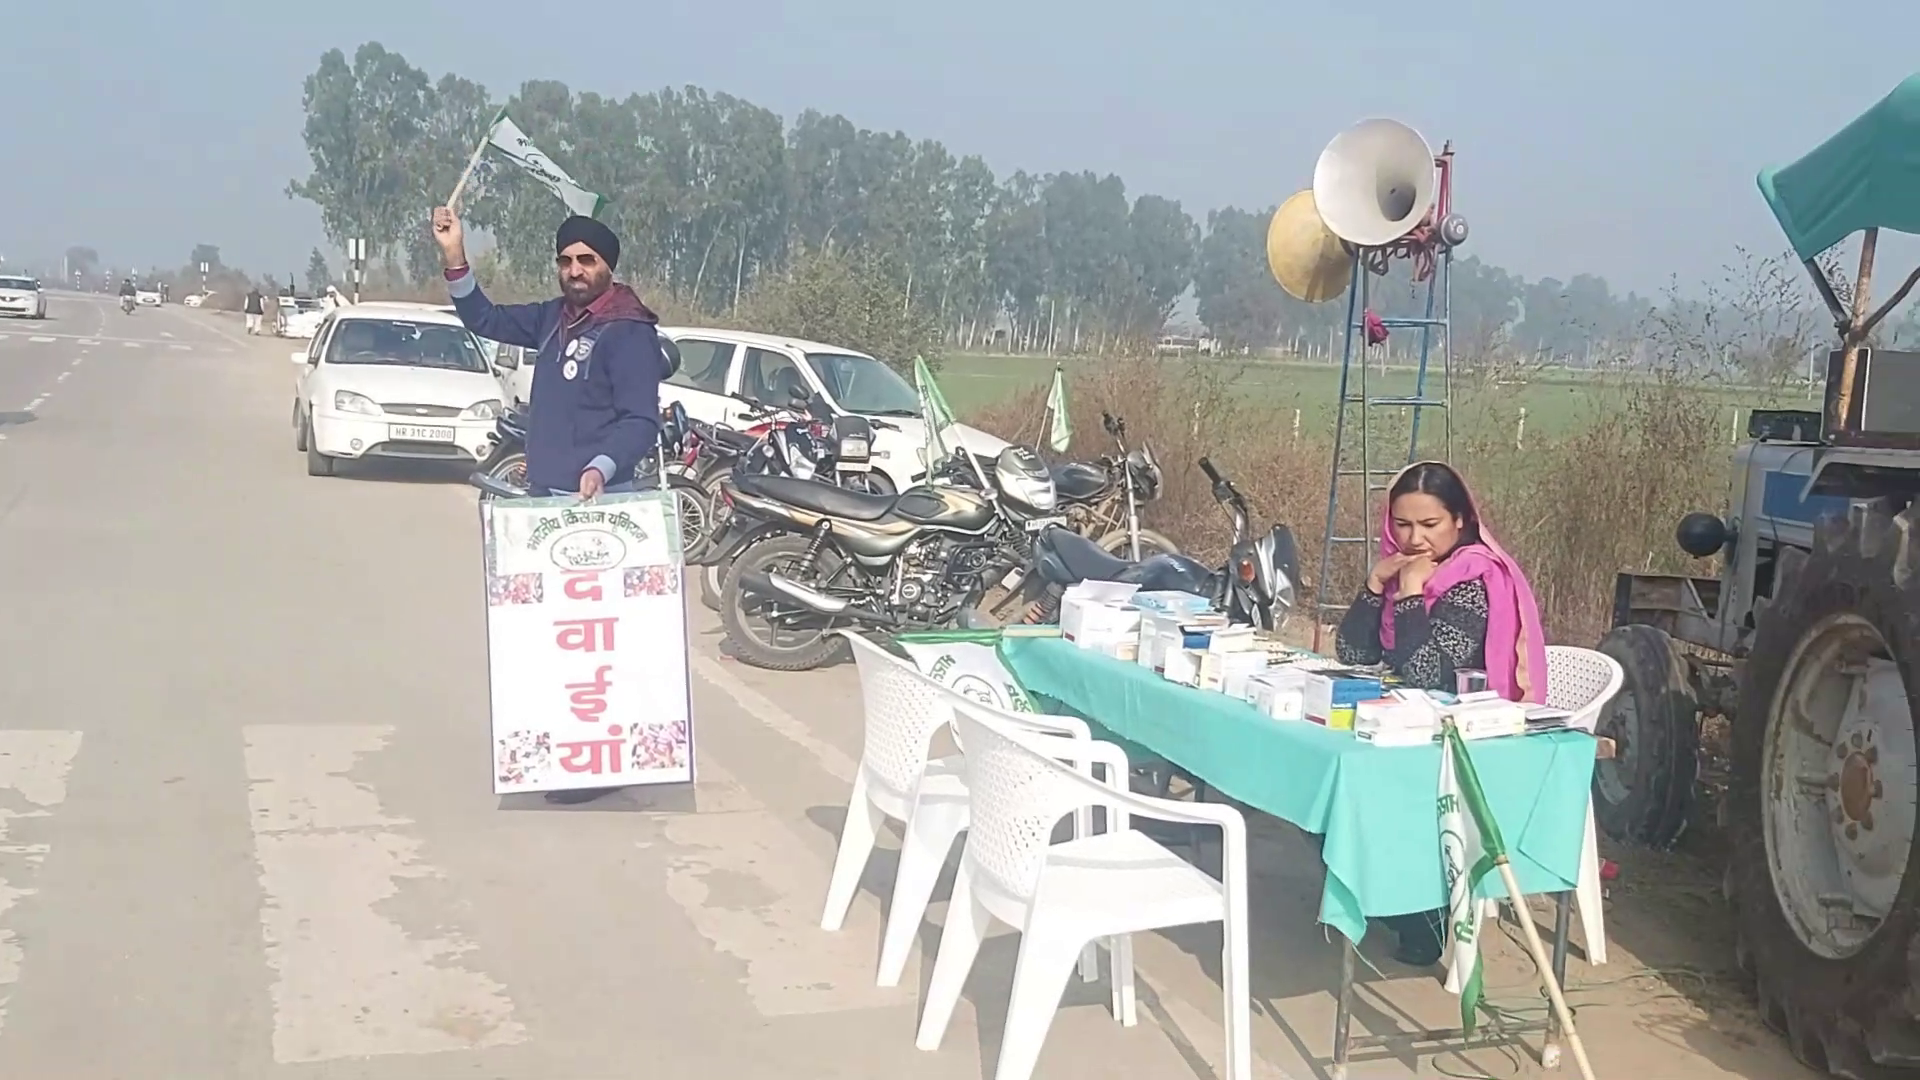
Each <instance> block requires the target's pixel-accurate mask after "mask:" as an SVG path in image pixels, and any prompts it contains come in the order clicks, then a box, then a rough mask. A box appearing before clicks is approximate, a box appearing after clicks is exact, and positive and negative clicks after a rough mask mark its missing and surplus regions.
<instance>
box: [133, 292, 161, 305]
mask: <svg viewBox="0 0 1920 1080" xmlns="http://www.w3.org/2000/svg"><path fill="white" fill-rule="evenodd" d="M133 298H134V300H135V301H137V302H138V303H139V304H140V306H141V307H159V306H160V290H159V289H135V290H134V291H133Z"/></svg>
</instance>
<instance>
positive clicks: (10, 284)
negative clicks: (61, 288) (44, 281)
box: [0, 275, 47, 319]
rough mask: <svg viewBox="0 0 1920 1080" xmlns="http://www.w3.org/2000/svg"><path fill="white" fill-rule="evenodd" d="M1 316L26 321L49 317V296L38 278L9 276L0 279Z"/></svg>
mask: <svg viewBox="0 0 1920 1080" xmlns="http://www.w3.org/2000/svg"><path fill="white" fill-rule="evenodd" d="M0 315H12V316H15V317H18V318H24V319H44V318H46V317H47V294H46V293H45V292H44V291H42V290H41V288H40V282H39V280H38V279H37V278H30V277H20V276H18V275H8V276H4V277H0Z"/></svg>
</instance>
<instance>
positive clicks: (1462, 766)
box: [1439, 726, 1507, 1034]
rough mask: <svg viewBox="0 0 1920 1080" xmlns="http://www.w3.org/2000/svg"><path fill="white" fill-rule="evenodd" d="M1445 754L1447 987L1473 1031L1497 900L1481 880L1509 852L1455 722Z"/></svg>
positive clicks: (1441, 807) (1464, 1025)
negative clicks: (1485, 933) (1483, 933)
mask: <svg viewBox="0 0 1920 1080" xmlns="http://www.w3.org/2000/svg"><path fill="white" fill-rule="evenodd" d="M1441 747H1442V749H1441V753H1440V799H1439V811H1440V872H1441V876H1442V879H1443V880H1444V881H1445V882H1446V886H1447V926H1446V929H1447V934H1446V942H1447V950H1446V960H1447V990H1448V992H1450V993H1454V994H1458V995H1460V1026H1461V1028H1463V1029H1465V1031H1466V1032H1467V1033H1468V1034H1472V1033H1473V1029H1474V1025H1475V1021H1476V1020H1477V1019H1478V1018H1479V1013H1480V1003H1481V1001H1482V1000H1483V994H1484V986H1483V983H1482V981H1481V967H1480V921H1481V919H1482V918H1483V917H1484V916H1486V915H1488V914H1489V909H1490V908H1492V907H1493V906H1494V903H1495V901H1492V900H1481V899H1478V898H1477V896H1478V892H1479V888H1480V883H1481V881H1483V880H1484V879H1485V878H1486V877H1487V875H1489V874H1493V873H1495V872H1496V865H1497V860H1499V859H1501V858H1504V857H1505V856H1506V853H1507V847H1506V843H1505V842H1504V841H1502V840H1501V838H1500V826H1499V824H1498V823H1497V822H1495V821H1494V820H1493V813H1492V812H1491V811H1490V810H1488V809H1487V797H1486V794H1485V793H1484V792H1483V791H1482V789H1481V787H1480V776H1479V774H1478V773H1476V772H1474V770H1473V759H1472V758H1471V757H1469V756H1467V745H1466V742H1465V741H1464V740H1462V739H1461V738H1460V733H1459V732H1458V731H1455V730H1454V729H1453V728H1452V727H1451V726H1449V727H1448V728H1447V729H1446V735H1445V740H1444V741H1443V742H1442V743H1441Z"/></svg>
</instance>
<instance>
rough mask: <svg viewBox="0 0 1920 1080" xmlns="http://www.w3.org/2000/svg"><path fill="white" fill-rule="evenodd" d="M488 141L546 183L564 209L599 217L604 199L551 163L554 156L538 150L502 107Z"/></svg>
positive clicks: (489, 129)
mask: <svg viewBox="0 0 1920 1080" xmlns="http://www.w3.org/2000/svg"><path fill="white" fill-rule="evenodd" d="M487 144H488V145H489V146H492V147H493V148H494V149H495V150H498V151H500V152H501V153H503V154H505V155H507V157H508V158H510V159H512V161H513V163H514V164H515V165H518V166H520V167H521V168H523V169H525V170H527V172H529V173H531V174H533V178H534V179H535V180H538V181H540V183H541V184H543V185H545V186H546V189H547V190H548V191H551V192H553V193H554V194H555V195H558V196H559V197H560V201H561V202H563V203H566V204H567V209H568V210H570V211H572V212H574V213H576V214H579V215H581V216H583V217H598V216H599V214H600V208H601V207H603V206H605V205H606V203H607V200H606V199H604V198H602V197H601V196H599V195H595V194H594V193H593V192H591V191H588V190H587V189H586V188H583V187H581V186H580V185H579V184H578V183H575V182H574V179H573V177H571V176H568V175H567V170H565V169H563V168H561V167H560V166H558V165H555V164H554V163H553V159H552V158H550V157H548V156H547V155H546V154H544V153H541V151H540V148H539V147H537V146H535V145H533V140H531V139H529V138H527V136H526V133H525V132H523V131H521V130H520V125H518V124H516V123H514V122H513V120H512V119H511V118H509V117H508V116H507V110H505V109H501V110H500V112H499V114H498V115H496V116H495V117H494V118H493V126H492V127H489V128H488V129H487Z"/></svg>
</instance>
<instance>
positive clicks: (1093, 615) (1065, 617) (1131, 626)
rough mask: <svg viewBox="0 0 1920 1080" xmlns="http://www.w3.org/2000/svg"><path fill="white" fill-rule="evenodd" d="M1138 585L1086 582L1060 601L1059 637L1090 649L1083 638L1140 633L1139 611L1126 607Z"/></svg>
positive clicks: (1114, 582) (1070, 589) (1067, 593)
mask: <svg viewBox="0 0 1920 1080" xmlns="http://www.w3.org/2000/svg"><path fill="white" fill-rule="evenodd" d="M1138 588H1139V586H1137V585H1123V584H1121V583H1119V582H1117V581H1083V582H1081V583H1080V584H1078V585H1075V586H1073V587H1072V588H1069V589H1068V590H1067V591H1066V593H1065V594H1064V595H1062V596H1061V598H1060V636H1061V637H1063V638H1066V639H1067V640H1068V641H1071V642H1073V643H1074V644H1076V645H1079V646H1080V647H1081V648H1086V647H1088V646H1087V645H1086V644H1085V643H1084V642H1083V641H1082V640H1081V639H1082V638H1086V637H1096V638H1097V637H1101V636H1107V637H1111V636H1113V635H1115V634H1129V635H1132V634H1138V632H1139V627H1140V611H1139V609H1137V608H1132V607H1128V606H1127V600H1128V599H1129V598H1130V597H1132V596H1133V594H1134V592H1135V591H1137V590H1138Z"/></svg>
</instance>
